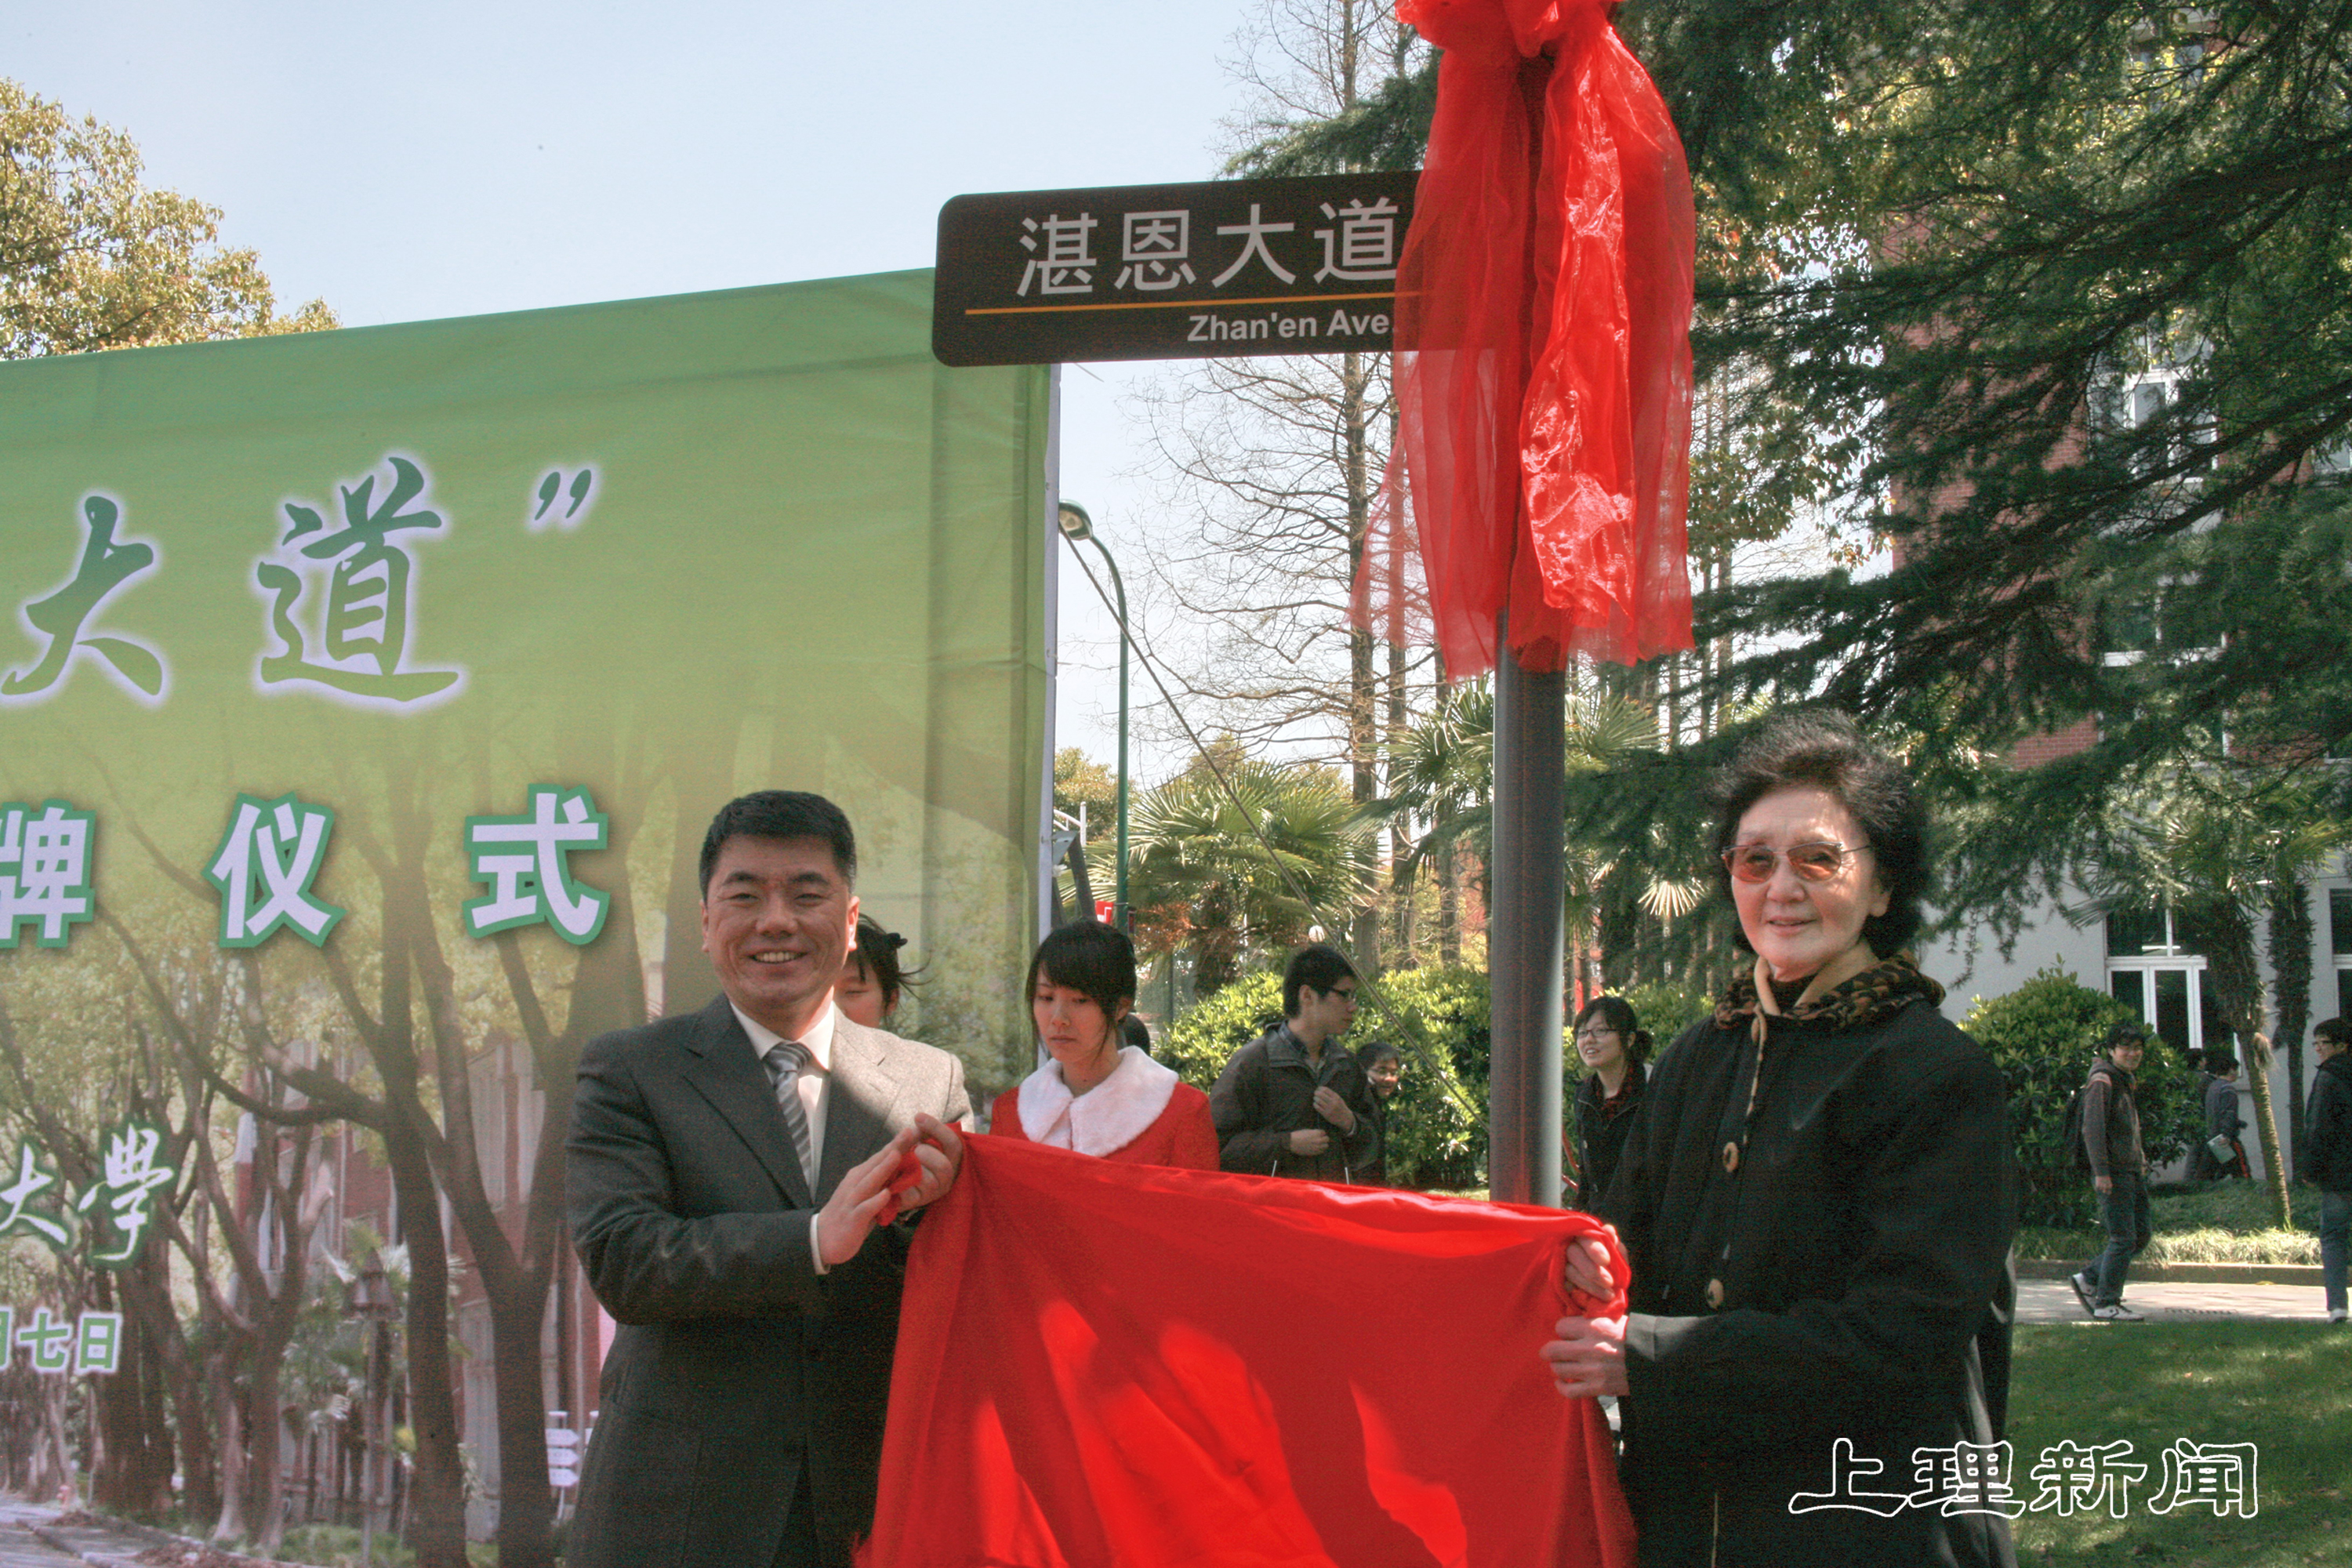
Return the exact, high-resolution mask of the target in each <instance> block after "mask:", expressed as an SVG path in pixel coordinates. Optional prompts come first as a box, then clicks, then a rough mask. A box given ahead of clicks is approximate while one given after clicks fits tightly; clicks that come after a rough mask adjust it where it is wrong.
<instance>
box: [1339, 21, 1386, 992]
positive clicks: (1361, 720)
mask: <svg viewBox="0 0 2352 1568" xmlns="http://www.w3.org/2000/svg"><path fill="white" fill-rule="evenodd" d="M1348 54H1349V58H1350V59H1352V58H1353V57H1354V50H1353V48H1352V47H1350V48H1349V51H1348ZM1339 386H1340V398H1339V412H1340V428H1341V438H1342V442H1343V447H1342V453H1341V457H1342V465H1343V469H1344V472H1345V476H1346V479H1347V485H1348V576H1349V581H1350V582H1353V581H1355V580H1356V578H1357V577H1358V576H1360V574H1361V573H1362V571H1363V566H1364V544H1365V541H1366V539H1367V538H1368V537H1369V536H1370V531H1371V525H1372V479H1371V461H1370V458H1371V419H1370V412H1371V411H1370V386H1371V369H1370V365H1369V364H1368V363H1366V361H1365V356H1363V355H1362V354H1358V353H1349V354H1342V355H1340V356H1339ZM1373 644H1374V638H1373V636H1372V634H1371V632H1370V631H1369V630H1367V629H1366V628H1364V627H1362V626H1358V627H1356V628H1354V630H1352V631H1351V632H1349V636H1348V773H1349V783H1350V784H1352V786H1353V790H1354V794H1355V799H1356V805H1358V806H1359V807H1363V806H1368V805H1371V803H1372V802H1373V801H1374V800H1376V799H1378V798H1379V797H1380V793H1381V781H1380V690H1379V678H1378V676H1377V675H1376V674H1375V667H1374V662H1373V657H1372V655H1373ZM1354 926H1355V931H1354V940H1353V942H1351V944H1350V945H1351V946H1353V948H1354V949H1355V952H1353V953H1352V954H1351V956H1352V957H1353V958H1354V960H1355V963H1356V967H1357V969H1358V970H1359V971H1360V972H1361V973H1363V974H1364V975H1365V976H1366V977H1367V978H1370V976H1371V974H1372V973H1374V972H1375V971H1376V970H1377V969H1378V968H1379V967H1380V930H1381V921H1380V914H1379V911H1378V910H1374V909H1373V908H1372V907H1371V906H1370V904H1367V905H1366V906H1365V907H1364V908H1363V909H1361V910H1358V911H1357V912H1356V917H1355V921H1354Z"/></svg>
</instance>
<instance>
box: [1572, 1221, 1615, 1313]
mask: <svg viewBox="0 0 2352 1568" xmlns="http://www.w3.org/2000/svg"><path fill="white" fill-rule="evenodd" d="M1601 1228H1603V1229H1604V1230H1606V1231H1608V1233H1609V1236H1610V1238H1611V1239H1612V1240H1614V1239H1615V1238H1616V1236H1617V1231H1616V1227H1614V1226H1602V1227H1601ZM1560 1282H1561V1283H1562V1284H1564V1285H1566V1286H1567V1287H1568V1293H1569V1294H1570V1296H1590V1297H1591V1298H1592V1299H1593V1300H1596V1301H1606V1300H1610V1299H1611V1298H1612V1297H1614V1296H1615V1295H1616V1294H1617V1271H1616V1270H1615V1269H1613V1268H1610V1266H1609V1248H1608V1247H1607V1246H1605V1245H1604V1244H1603V1243H1602V1242H1601V1239H1600V1238H1599V1237H1590V1236H1588V1237H1584V1238H1583V1239H1582V1240H1581V1241H1571V1242H1570V1243H1569V1244H1568V1260H1567V1266H1566V1267H1565V1268H1562V1269H1561V1271H1560Z"/></svg>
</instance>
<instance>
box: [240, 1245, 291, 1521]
mask: <svg viewBox="0 0 2352 1568" xmlns="http://www.w3.org/2000/svg"><path fill="white" fill-rule="evenodd" d="M287 1278H288V1279H289V1281H291V1280H294V1279H297V1278H298V1275H297V1274H296V1272H295V1271H294V1270H292V1269H289V1271H288V1275H287ZM296 1302H297V1303H299V1294H298V1296H297V1298H296ZM271 1315H272V1316H273V1317H282V1318H283V1319H284V1322H283V1323H282V1325H281V1324H278V1323H273V1324H272V1325H271V1328H270V1331H268V1332H265V1333H262V1334H259V1335H257V1336H256V1337H255V1341H254V1352H255V1354H254V1357H253V1376H252V1379H251V1381H250V1382H249V1383H248V1384H247V1400H246V1410H245V1419H246V1430H247V1440H248V1443H249V1445H250V1448H251V1453H252V1459H251V1466H252V1468H251V1469H250V1470H249V1471H248V1472H247V1474H248V1476H249V1478H250V1480H251V1484H252V1488H253V1521H252V1531H253V1543H254V1555H256V1556H257V1557H275V1556H276V1555H277V1554H278V1543H279V1542H281V1541H283V1540H284V1539H285V1538H286V1478H285V1476H284V1475H283V1474H282V1473H281V1470H280V1468H279V1466H278V1455H279V1452H280V1450H281V1449H282V1448H283V1447H284V1446H285V1445H284V1437H285V1435H286V1420H285V1415H284V1414H283V1411H282V1409H281V1407H280V1401H279V1399H278V1388H279V1386H280V1373H281V1372H282V1371H283V1369H284V1367H285V1365H286V1345H287V1342H288V1341H289V1340H290V1339H291V1338H292V1337H293V1335H292V1332H291V1331H292V1329H293V1326H294V1316H295V1307H294V1305H291V1304H289V1306H287V1307H285V1308H282V1309H278V1308H273V1310H272V1313H271Z"/></svg>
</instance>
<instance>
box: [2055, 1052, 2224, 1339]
mask: <svg viewBox="0 0 2352 1568" xmlns="http://www.w3.org/2000/svg"><path fill="white" fill-rule="evenodd" d="M2104 1048H2105V1052H2106V1058H2107V1059H2106V1060H2105V1061H2103V1062H2099V1063H2097V1064H2096V1065H2095V1066H2094V1067H2093V1068H2091V1076H2090V1079H2089V1081H2087V1082H2086V1083H2084V1086H2083V1146H2084V1152H2086V1153H2088V1154H2089V1156H2090V1161H2091V1185H2092V1187H2093V1189H2094V1190H2095V1191H2096V1192H2097V1193H2098V1194H2099V1223H2100V1224H2101V1225H2102V1226H2105V1228H2106V1233H2107V1245H2106V1249H2105V1251H2103V1252H2101V1253H2100V1254H2099V1256H2098V1257H2096V1258H2093V1259H2092V1260H2091V1261H2090V1262H2088V1263H2085V1264H2084V1265H2083V1267H2082V1268H2078V1269H2076V1270H2075V1271H2074V1274H2073V1275H2072V1276H2070V1277H2069V1279H2068V1280H2067V1283H2068V1284H2070V1285H2072V1286H2074V1297H2075V1300H2079V1301H2081V1302H2082V1303H2083V1310H2084V1311H2086V1312H2088V1313H2090V1314H2091V1316H2093V1317H2095V1318H2098V1319H2102V1320H2104V1321H2108V1322H2127V1323H2136V1322H2137V1321H2139V1314H2138V1313H2137V1312H2135V1311H2133V1310H2131V1309H2130V1308H2129V1307H2126V1306H2125V1305H2124V1277H2125V1276H2126V1274H2127V1273H2129V1272H2130V1270H2131V1260H2132V1258H2134V1257H2136V1256H2137V1254H2138V1252H2139V1250H2140V1249H2141V1248H2142V1247H2146V1246H2147V1243H2148V1237H2149V1236H2150V1234H2151V1232H2150V1231H2149V1228H2148V1214H2147V1153H2146V1152H2144V1151H2143V1150H2142V1148H2141V1147H2140V1140H2139V1101H2138V1100H2137V1099H2136V1098H2135V1097H2134V1093H2133V1087H2132V1086H2133V1084H2134V1082H2135V1081H2136V1080H2135V1079H2134V1076H2133V1075H2135V1074H2136V1073H2137V1072H2138V1071H2139V1066H2140V1062H2141V1060H2142V1059H2143V1058H2144V1057H2145V1055H2146V1053H2147V1031H2146V1030H2144V1029H2143V1028H2141V1026H2139V1025H2137V1024H2135V1023H2122V1024H2117V1025H2116V1026H2115V1027H2113V1028H2112V1029H2109V1030H2108V1031H2107V1038H2106V1044H2105V1047H2104ZM2208 1059H2210V1058H2208Z"/></svg>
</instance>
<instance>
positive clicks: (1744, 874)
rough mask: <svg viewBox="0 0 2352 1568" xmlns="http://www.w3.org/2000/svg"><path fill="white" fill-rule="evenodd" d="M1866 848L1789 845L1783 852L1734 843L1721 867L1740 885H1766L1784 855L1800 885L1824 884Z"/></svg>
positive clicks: (1864, 846) (1841, 845)
mask: <svg viewBox="0 0 2352 1568" xmlns="http://www.w3.org/2000/svg"><path fill="white" fill-rule="evenodd" d="M1866 847H1868V846H1866V845H1857V846H1855V847H1852V848H1848V847H1846V846H1844V845H1843V844H1831V843H1827V842H1822V843H1814V844H1791V845H1790V846H1789V847H1788V848H1787V849H1785V850H1781V849H1775V848H1773V847H1771V846H1770V845H1769V844H1737V845H1734V846H1732V847H1730V848H1728V849H1727V850H1725V851H1724V852H1723V865H1724V868H1725V869H1726V870H1727V871H1729V872H1730V873H1731V875H1732V878H1733V879H1735V880H1737V881H1741V882H1769V881H1770V880H1771V879H1772V873H1773V872H1774V871H1775V870H1776V869H1778V868H1779V867H1780V861H1781V858H1782V857H1783V856H1785V857H1786V858H1787V859H1788V862H1789V869H1790V870H1791V871H1794V872H1795V873H1796V874H1797V879H1798V880H1799V881H1801V882H1826V881H1828V880H1829V879H1831V878H1832V877H1834V876H1836V875H1837V874H1838V873H1839V872H1840V871H1843V870H1844V869H1845V863H1846V862H1847V861H1848V860H1851V859H1853V858H1854V857H1855V856H1856V855H1859V854H1861V853H1862V851H1863V850H1864V848H1866Z"/></svg>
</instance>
